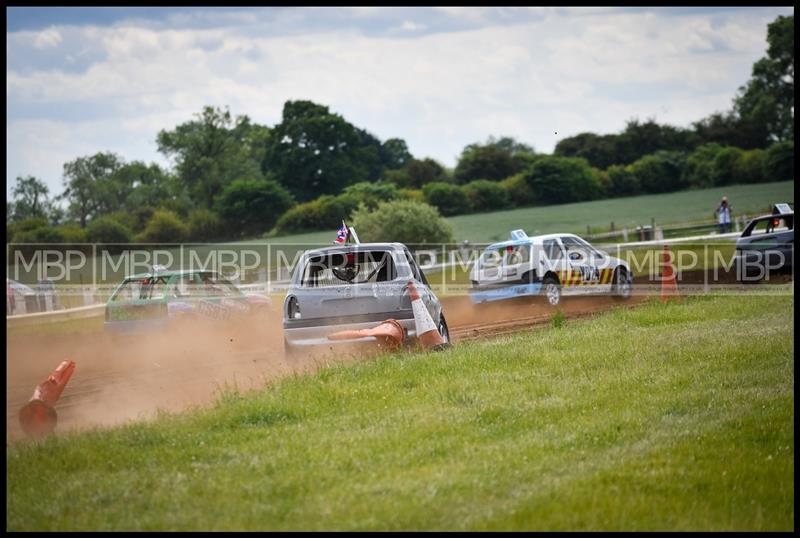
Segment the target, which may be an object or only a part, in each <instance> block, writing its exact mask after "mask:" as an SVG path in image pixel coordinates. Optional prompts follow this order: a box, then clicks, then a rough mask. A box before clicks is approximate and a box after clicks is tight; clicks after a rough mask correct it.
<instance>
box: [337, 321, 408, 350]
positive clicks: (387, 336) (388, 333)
mask: <svg viewBox="0 0 800 538" xmlns="http://www.w3.org/2000/svg"><path fill="white" fill-rule="evenodd" d="M367 336H374V337H375V338H376V339H378V341H380V342H381V344H382V345H384V346H386V347H388V348H389V349H397V348H398V347H400V344H402V343H403V340H405V337H406V331H405V330H404V329H403V326H402V325H400V323H399V322H398V321H397V320H394V319H387V320H386V321H384V322H382V323H381V324H380V325H378V326H377V327H373V328H372V329H358V330H351V331H339V332H338V333H333V334H329V335H328V340H350V339H355V338H365V337H367Z"/></svg>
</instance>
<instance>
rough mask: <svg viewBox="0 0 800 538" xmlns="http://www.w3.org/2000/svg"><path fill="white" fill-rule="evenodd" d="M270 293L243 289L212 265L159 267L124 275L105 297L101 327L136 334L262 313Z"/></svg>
mask: <svg viewBox="0 0 800 538" xmlns="http://www.w3.org/2000/svg"><path fill="white" fill-rule="evenodd" d="M271 311H272V303H271V300H270V299H269V297H266V296H264V295H260V294H254V293H248V294H245V293H242V291H241V290H240V289H239V288H237V287H236V286H235V285H234V284H232V283H231V282H230V281H228V280H227V279H225V278H223V277H222V276H221V275H219V274H217V273H216V272H214V271H159V270H154V271H153V272H150V273H143V274H138V275H132V276H128V277H126V278H125V279H124V280H123V281H122V283H121V284H120V285H119V286H118V287H117V289H116V290H114V293H113V294H112V295H111V297H110V298H109V300H108V302H107V303H106V317H105V328H106V330H107V331H109V332H110V333H111V334H112V335H135V334H140V333H143V332H144V333H146V332H150V331H152V330H158V329H165V328H167V327H169V326H175V325H180V324H183V323H189V324H192V323H196V322H202V321H213V322H219V321H236V320H237V319H246V318H248V319H254V318H256V317H258V316H263V317H266V316H268V315H269V314H270V313H271Z"/></svg>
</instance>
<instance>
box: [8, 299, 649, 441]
mask: <svg viewBox="0 0 800 538" xmlns="http://www.w3.org/2000/svg"><path fill="white" fill-rule="evenodd" d="M646 299H647V296H646V295H640V294H636V295H634V296H633V297H631V299H629V300H628V301H625V302H620V301H617V300H615V299H613V298H610V297H603V296H593V297H565V298H564V299H563V300H562V303H561V305H560V308H559V309H560V310H561V311H562V312H563V313H564V315H565V316H566V317H567V318H577V317H584V316H588V315H592V314H595V313H597V312H601V311H604V310H608V309H609V308H612V307H614V306H623V307H630V306H634V305H637V304H641V303H642V302H643V301H645V300H646ZM443 303H444V311H445V313H446V315H447V319H448V324H449V326H450V332H451V336H452V339H453V341H454V342H458V341H459V340H467V339H474V338H483V337H491V336H496V335H501V334H506V333H510V332H514V331H519V330H522V329H525V328H529V327H532V326H535V325H541V324H546V323H549V322H550V319H551V317H552V315H553V313H554V311H555V310H554V309H553V308H552V307H550V306H549V305H547V304H546V303H544V302H543V301H542V300H541V299H534V298H519V299H513V300H509V301H501V302H499V303H488V304H482V305H479V306H475V305H472V304H471V302H470V300H469V298H468V297H451V298H446V299H444V300H443ZM8 336H9V339H8V343H7V352H6V359H7V360H6V364H7V387H6V389H7V390H6V416H7V422H6V438H7V441H11V440H15V439H18V438H20V437H21V436H23V435H24V434H23V433H22V432H21V430H20V427H19V423H18V419H17V414H18V412H19V409H20V408H21V407H22V406H23V405H24V404H25V403H26V402H27V401H28V399H29V398H30V397H31V395H32V393H33V390H34V388H35V387H36V385H38V384H39V383H41V382H42V381H44V380H45V379H46V378H47V376H48V375H49V373H50V372H51V371H52V370H53V369H54V368H55V367H56V366H57V365H58V364H59V362H60V361H62V360H64V359H72V360H74V361H75V362H76V364H77V367H76V370H75V373H74V375H73V377H72V379H71V380H70V382H69V383H68V384H67V387H66V389H65V390H64V393H63V395H62V396H61V399H60V400H59V402H58V404H57V405H56V409H57V411H58V415H59V418H58V420H59V424H58V427H57V430H56V431H65V430H69V429H72V428H86V427H93V426H106V425H112V424H119V423H121V422H124V421H127V420H130V419H135V418H147V417H150V416H153V414H154V413H155V412H156V410H158V409H163V410H167V411H178V410H181V409H185V408H187V407H190V406H193V405H201V404H205V403H208V402H209V401H212V400H213V399H214V398H215V397H216V395H217V394H218V393H219V390H220V389H222V388H223V387H225V386H226V385H235V386H236V387H238V388H239V389H240V390H249V389H253V388H258V387H262V386H264V384H265V383H267V382H269V381H271V380H274V379H277V378H279V377H281V376H283V375H286V374H288V373H291V372H293V371H301V370H309V369H313V368H315V367H318V366H320V365H321V364H324V363H325V362H327V361H330V360H353V359H352V358H347V357H337V358H335V359H327V360H324V361H320V359H314V358H308V359H305V360H304V359H301V360H299V361H298V362H295V363H291V364H289V363H287V361H286V360H285V359H284V356H283V337H282V334H281V329H280V324H279V320H276V321H275V322H274V323H272V324H270V327H268V328H266V329H265V328H264V326H263V325H261V326H260V327H259V328H258V329H257V330H256V329H255V327H240V328H239V329H238V330H236V331H231V330H228V331H227V332H225V333H221V332H215V331H212V330H210V329H209V328H208V327H200V328H198V329H197V330H195V331H194V334H189V335H187V337H185V338H175V337H174V336H169V337H166V336H153V337H148V338H144V339H139V340H136V341H133V342H127V343H125V344H123V345H120V344H118V343H115V342H113V341H112V340H111V339H110V338H109V337H108V336H107V335H105V334H102V333H101V334H97V335H86V334H83V335H59V336H41V337H36V338H32V337H15V335H14V334H9V335H8Z"/></svg>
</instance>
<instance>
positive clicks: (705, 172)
mask: <svg viewBox="0 0 800 538" xmlns="http://www.w3.org/2000/svg"><path fill="white" fill-rule="evenodd" d="M723 149H724V148H723V146H720V145H719V144H716V143H710V144H703V145H702V146H699V147H698V148H696V149H695V150H694V151H693V152H692V153H690V154H689V156H688V157H687V159H686V168H685V170H684V183H685V184H687V185H691V186H693V187H710V186H712V185H713V184H714V177H713V171H714V159H715V158H716V157H717V154H718V153H719V152H720V151H722V150H723Z"/></svg>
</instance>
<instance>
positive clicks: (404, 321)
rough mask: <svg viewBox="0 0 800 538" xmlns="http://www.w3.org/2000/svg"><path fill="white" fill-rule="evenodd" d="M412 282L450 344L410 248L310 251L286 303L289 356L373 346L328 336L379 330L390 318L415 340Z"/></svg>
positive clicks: (377, 245) (350, 247)
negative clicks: (377, 327) (410, 292)
mask: <svg viewBox="0 0 800 538" xmlns="http://www.w3.org/2000/svg"><path fill="white" fill-rule="evenodd" d="M409 281H413V282H414V286H415V287H416V289H417V290H418V292H419V294H420V298H421V299H422V301H423V303H424V304H425V307H426V308H427V309H428V312H429V313H430V315H431V319H433V320H434V323H436V324H437V326H438V328H439V333H440V334H441V335H442V338H443V339H444V340H445V342H449V340H450V336H449V332H448V329H447V322H446V321H445V317H444V313H443V312H442V305H441V303H440V302H439V299H438V298H437V297H436V295H435V294H434V293H433V291H432V290H431V288H430V286H429V285H428V281H427V280H426V278H425V275H424V274H423V272H422V270H421V269H420V268H419V266H418V265H417V264H416V262H415V261H414V258H413V256H412V255H411V253H410V252H409V250H408V248H407V247H406V246H405V245H403V244H401V243H362V244H355V245H341V246H333V247H328V248H321V249H317V250H309V251H306V252H305V253H304V254H303V256H302V257H301V259H300V261H299V263H298V264H297V266H296V267H295V269H294V272H293V273H292V280H291V284H290V287H289V289H288V291H287V294H286V299H285V301H284V305H283V334H284V348H285V351H286V356H287V357H293V356H297V355H298V354H300V353H301V352H303V351H311V350H319V349H326V350H332V349H335V346H337V345H340V344H350V345H353V344H363V343H369V342H371V341H374V340H375V339H374V338H373V337H370V338H366V339H364V338H362V339H358V340H335V341H334V340H330V339H328V338H327V336H328V335H330V334H332V333H336V332H339V331H343V330H358V329H366V328H371V327H375V326H376V325H377V324H379V323H380V322H382V321H385V320H387V319H395V320H397V321H398V322H399V323H400V324H401V325H402V326H403V329H404V331H405V332H406V335H407V336H409V337H413V336H416V331H415V324H414V314H413V311H412V308H411V299H410V297H409V294H408V289H407V284H408V282H409Z"/></svg>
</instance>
